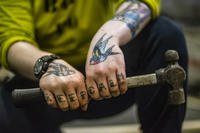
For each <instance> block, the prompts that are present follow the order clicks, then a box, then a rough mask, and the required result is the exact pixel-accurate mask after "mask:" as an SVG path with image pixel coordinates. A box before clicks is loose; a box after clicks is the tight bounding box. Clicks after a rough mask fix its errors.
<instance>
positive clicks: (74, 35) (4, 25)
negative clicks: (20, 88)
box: [0, 0, 160, 68]
mask: <svg viewBox="0 0 200 133" xmlns="http://www.w3.org/2000/svg"><path fill="white" fill-rule="evenodd" d="M124 1H125V0H1V1H0V63H1V64H2V65H3V66H4V67H6V68H8V63H7V52H8V49H9V47H10V46H11V45H12V44H13V43H15V42H17V41H25V42H29V43H30V44H32V45H35V46H36V47H38V48H40V49H42V50H44V51H49V52H52V53H54V54H57V55H59V56H60V57H61V58H63V59H64V60H66V61H67V62H68V63H70V64H71V65H75V66H79V65H81V64H83V63H84V62H85V60H86V55H87V51H88V48H89V45H90V41H91V39H92V37H93V36H94V34H95V33H96V32H97V30H98V29H99V28H100V27H101V25H103V23H105V22H106V21H108V20H109V19H111V18H112V16H113V15H114V13H115V11H116V10H117V8H118V7H119V6H120V4H122V2H124ZM141 1H143V2H144V3H146V4H147V5H148V6H149V8H150V9H151V11H152V17H153V18H156V17H157V16H158V15H159V12H160V0H141Z"/></svg>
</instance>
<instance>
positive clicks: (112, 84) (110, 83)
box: [108, 80, 116, 88]
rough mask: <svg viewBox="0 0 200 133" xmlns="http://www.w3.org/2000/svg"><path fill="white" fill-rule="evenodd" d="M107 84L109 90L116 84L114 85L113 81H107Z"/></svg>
mask: <svg viewBox="0 0 200 133" xmlns="http://www.w3.org/2000/svg"><path fill="white" fill-rule="evenodd" d="M108 83H109V86H110V87H111V88H112V87H115V86H116V84H114V82H113V80H109V81H108Z"/></svg>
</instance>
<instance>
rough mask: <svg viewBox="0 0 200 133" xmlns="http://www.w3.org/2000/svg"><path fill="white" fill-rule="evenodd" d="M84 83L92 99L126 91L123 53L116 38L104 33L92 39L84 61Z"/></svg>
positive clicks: (115, 95) (116, 94) (109, 96)
mask: <svg viewBox="0 0 200 133" xmlns="http://www.w3.org/2000/svg"><path fill="white" fill-rule="evenodd" d="M86 85H87V91H88V94H89V95H90V96H91V98H92V99H94V100H101V99H103V98H111V97H117V96H119V95H120V94H124V93H125V92H126V91H127V84H126V74H125V62H124V55H123V53H122V51H121V49H120V47H119V43H118V40H117V39H116V38H114V37H112V36H109V35H107V34H104V35H102V36H101V37H100V39H99V38H98V39H95V38H94V39H93V41H92V43H91V46H90V49H89V52H88V57H87V62H86Z"/></svg>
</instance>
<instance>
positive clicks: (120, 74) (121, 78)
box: [117, 73, 125, 82]
mask: <svg viewBox="0 0 200 133" xmlns="http://www.w3.org/2000/svg"><path fill="white" fill-rule="evenodd" d="M124 79H125V77H124V74H123V73H118V74H117V81H118V82H121V81H123V80H124Z"/></svg>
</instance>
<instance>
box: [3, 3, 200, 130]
mask: <svg viewBox="0 0 200 133" xmlns="http://www.w3.org/2000/svg"><path fill="white" fill-rule="evenodd" d="M162 15H165V16H168V17H170V18H171V19H173V20H175V21H176V22H177V23H178V24H179V25H180V26H181V27H182V29H183V31H184V33H185V37H186V40H187V46H188V52H189V60H190V61H189V75H188V76H189V90H188V93H189V96H188V106H187V115H186V119H185V123H184V126H183V132H184V133H200V1H199V0H184V1H183V0H162ZM12 76H13V74H12V73H10V72H8V71H6V70H5V69H3V68H1V69H0V84H2V83H3V82H6V81H7V80H9V79H10V78H11V77H12ZM133 114H134V116H133ZM61 129H62V131H63V133H72V132H73V133H84V132H87V133H139V123H138V120H137V115H136V107H135V106H133V107H131V108H130V109H129V110H126V111H124V112H122V113H121V114H119V115H117V116H114V117H109V118H103V119H97V120H90V121H87V120H76V121H73V122H69V123H65V124H63V126H62V127H61ZM97 129H98V130H97ZM99 129H101V130H99Z"/></svg>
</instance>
